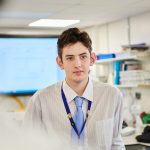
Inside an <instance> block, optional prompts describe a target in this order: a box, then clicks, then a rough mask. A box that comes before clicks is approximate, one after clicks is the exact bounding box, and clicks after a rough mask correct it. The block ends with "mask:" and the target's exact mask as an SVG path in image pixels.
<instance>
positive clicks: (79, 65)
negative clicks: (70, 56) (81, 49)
mask: <svg viewBox="0 0 150 150" xmlns="http://www.w3.org/2000/svg"><path fill="white" fill-rule="evenodd" d="M75 67H81V60H80V58H79V57H77V58H76V59H75Z"/></svg>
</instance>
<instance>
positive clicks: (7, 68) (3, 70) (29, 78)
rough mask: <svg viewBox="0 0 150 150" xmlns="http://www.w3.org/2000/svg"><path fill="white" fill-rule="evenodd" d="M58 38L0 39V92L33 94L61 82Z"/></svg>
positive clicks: (61, 73)
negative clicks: (57, 60)
mask: <svg viewBox="0 0 150 150" xmlns="http://www.w3.org/2000/svg"><path fill="white" fill-rule="evenodd" d="M56 56H57V38H48V37H46V38H43V37H41V38H37V37H28V38H27V37H24V38H23V37H22V38H21V37H9V38H7V37H5V38H4V37H0V93H5V94H15V93H16V94H17V93H34V92H35V91H37V90H39V89H41V88H44V87H46V86H48V85H50V84H53V83H55V82H57V81H60V80H63V79H64V72H63V71H62V70H60V68H59V67H58V66H57V64H56Z"/></svg>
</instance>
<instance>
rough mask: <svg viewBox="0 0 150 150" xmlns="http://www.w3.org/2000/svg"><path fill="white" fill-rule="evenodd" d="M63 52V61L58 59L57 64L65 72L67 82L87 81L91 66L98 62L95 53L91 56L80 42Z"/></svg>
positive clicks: (65, 48) (67, 47) (64, 49)
mask: <svg viewBox="0 0 150 150" xmlns="http://www.w3.org/2000/svg"><path fill="white" fill-rule="evenodd" d="M62 52H63V53H62V59H61V58H60V57H57V63H58V65H59V66H60V67H61V68H62V69H64V70H65V73H66V80H67V81H70V82H82V81H84V80H87V79H88V74H89V71H90V66H91V65H93V64H94V63H95V60H96V57H95V53H91V54H90V52H89V50H88V49H87V48H86V47H85V46H84V45H83V44H82V43H80V42H77V43H75V44H72V45H68V46H66V47H64V48H63V49H62Z"/></svg>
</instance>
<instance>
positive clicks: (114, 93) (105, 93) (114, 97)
mask: <svg viewBox="0 0 150 150" xmlns="http://www.w3.org/2000/svg"><path fill="white" fill-rule="evenodd" d="M93 93H94V95H96V97H98V98H101V99H104V101H105V102H106V101H108V102H110V103H116V104H117V103H122V100H123V97H122V93H121V91H120V90H119V89H118V88H117V87H115V86H113V85H110V84H108V83H101V82H97V81H93Z"/></svg>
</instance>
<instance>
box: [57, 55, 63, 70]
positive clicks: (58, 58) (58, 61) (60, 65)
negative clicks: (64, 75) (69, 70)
mask: <svg viewBox="0 0 150 150" xmlns="http://www.w3.org/2000/svg"><path fill="white" fill-rule="evenodd" d="M56 62H57V64H58V66H59V67H60V68H61V69H64V65H63V62H62V59H61V58H60V57H59V56H57V58H56Z"/></svg>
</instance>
